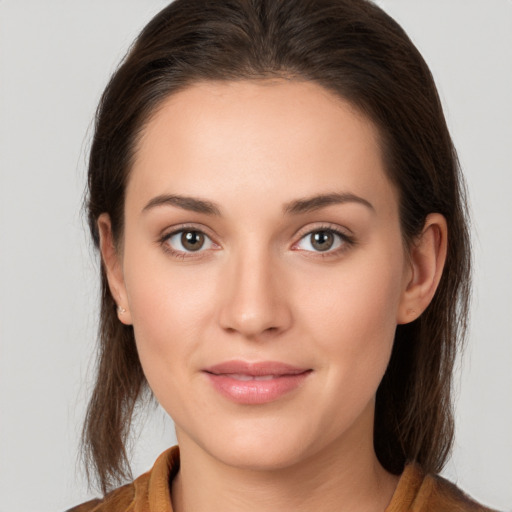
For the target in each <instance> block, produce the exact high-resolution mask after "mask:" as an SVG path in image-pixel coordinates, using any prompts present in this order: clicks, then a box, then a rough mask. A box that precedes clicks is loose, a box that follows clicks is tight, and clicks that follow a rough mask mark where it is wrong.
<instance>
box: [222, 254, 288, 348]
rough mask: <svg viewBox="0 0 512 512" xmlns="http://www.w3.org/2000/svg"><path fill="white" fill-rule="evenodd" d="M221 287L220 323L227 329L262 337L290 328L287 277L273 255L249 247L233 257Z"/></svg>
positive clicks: (246, 336) (244, 334)
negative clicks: (251, 249)
mask: <svg viewBox="0 0 512 512" xmlns="http://www.w3.org/2000/svg"><path fill="white" fill-rule="evenodd" d="M233 260H234V261H233ZM221 288H222V292H221V298H220V299H221V300H220V325H221V327H222V328H223V329H225V330H226V331H228V332H236V333H238V334H240V335H242V336H244V337H245V338H251V339H260V338H262V337H266V336H268V335H273V336H275V335H278V334H279V333H282V332H284V331H286V330H287V329H289V327H290V325H291V322H292V314H291V310H290V304H289V301H288V295H287V292H286V288H287V287H286V279H285V277H284V273H283V268H282V267H280V266H279V265H277V264H276V262H275V261H274V260H273V257H272V255H270V254H268V253H265V252H264V251H249V250H248V251H244V252H243V254H240V255H238V256H237V257H236V258H233V259H232V261H229V263H228V264H227V265H226V269H225V273H224V279H223V283H222V287H221Z"/></svg>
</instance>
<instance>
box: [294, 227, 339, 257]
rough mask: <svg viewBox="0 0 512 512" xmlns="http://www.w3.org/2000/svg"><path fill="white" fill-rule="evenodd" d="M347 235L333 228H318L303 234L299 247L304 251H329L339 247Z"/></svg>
mask: <svg viewBox="0 0 512 512" xmlns="http://www.w3.org/2000/svg"><path fill="white" fill-rule="evenodd" d="M345 242H346V237H344V236H343V235H342V234H341V233H337V232H336V231H334V230H332V229H318V230H316V231H311V233H308V234H307V235H305V236H303V237H302V238H301V239H300V241H299V243H298V244H297V247H298V248H299V249H301V250H303V251H313V252H327V251H332V250H335V249H338V248H339V247H341V246H342V245H343V243H345Z"/></svg>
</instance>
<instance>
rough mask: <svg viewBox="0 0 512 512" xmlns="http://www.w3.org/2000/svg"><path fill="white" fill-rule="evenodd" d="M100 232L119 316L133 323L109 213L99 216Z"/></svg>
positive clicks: (104, 259)
mask: <svg viewBox="0 0 512 512" xmlns="http://www.w3.org/2000/svg"><path fill="white" fill-rule="evenodd" d="M98 231H99V234H100V252H101V259H102V263H103V267H104V269H105V274H106V276H107V280H108V286H109V288H110V293H111V294H112V297H113V298H114V300H115V302H116V304H117V316H118V318H119V320H120V321H121V322H122V323H123V324H126V325H131V324H132V321H131V315H130V310H129V307H128V301H127V294H126V287H125V284H124V276H123V268H122V264H121V261H120V256H119V253H118V250H117V248H116V246H115V243H114V238H113V235H112V225H111V222H110V217H109V215H108V214H107V213H102V214H101V215H100V216H99V217H98Z"/></svg>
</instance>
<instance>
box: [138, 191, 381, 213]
mask: <svg viewBox="0 0 512 512" xmlns="http://www.w3.org/2000/svg"><path fill="white" fill-rule="evenodd" d="M345 203H359V204H362V205H363V206H366V207H367V208H369V209H370V210H372V211H375V208H374V207H373V205H372V204H371V203H370V202H369V201H367V200H366V199H363V198H362V197H359V196H356V195H355V194H351V193H332V194H318V195H314V196H311V197H306V198H301V199H296V200H294V201H291V202H289V203H286V204H285V205H284V207H283V213H284V214H285V215H300V214H304V213H308V212H312V211H315V210H319V209H321V208H325V207H326V206H331V205H334V204H345ZM157 206H176V207H178V208H181V209H183V210H188V211H191V212H196V213H204V214H206V215H214V216H217V217H221V216H222V213H221V208H220V206H219V205H217V204H216V203H213V202H212V201H207V200H206V199H200V198H197V197H191V196H182V195H176V194H162V195H159V196H156V197H154V198H153V199H151V201H149V203H148V204H147V205H146V206H144V208H143V210H142V211H143V212H146V211H148V210H151V209H153V208H155V207H157Z"/></svg>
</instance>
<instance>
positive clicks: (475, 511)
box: [421, 475, 493, 512]
mask: <svg viewBox="0 0 512 512" xmlns="http://www.w3.org/2000/svg"><path fill="white" fill-rule="evenodd" d="M421 490H422V491H423V493H424V495H425V499H426V508H425V511H426V510H440V511H444V510H453V511H454V512H455V511H461V512H462V511H464V512H466V511H467V512H493V511H492V510H491V509H490V508H487V507H484V506H483V505H481V504H479V503H477V502H476V501H474V500H473V499H472V498H471V497H470V496H468V495H467V494H466V493H465V492H463V491H462V490H461V489H459V487H457V486H456V485H455V484H453V483H452V482H449V481H448V480H446V479H445V478H443V477H441V476H439V475H427V476H426V477H425V480H424V483H423V485H422V489H421ZM422 510H423V509H422Z"/></svg>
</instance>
